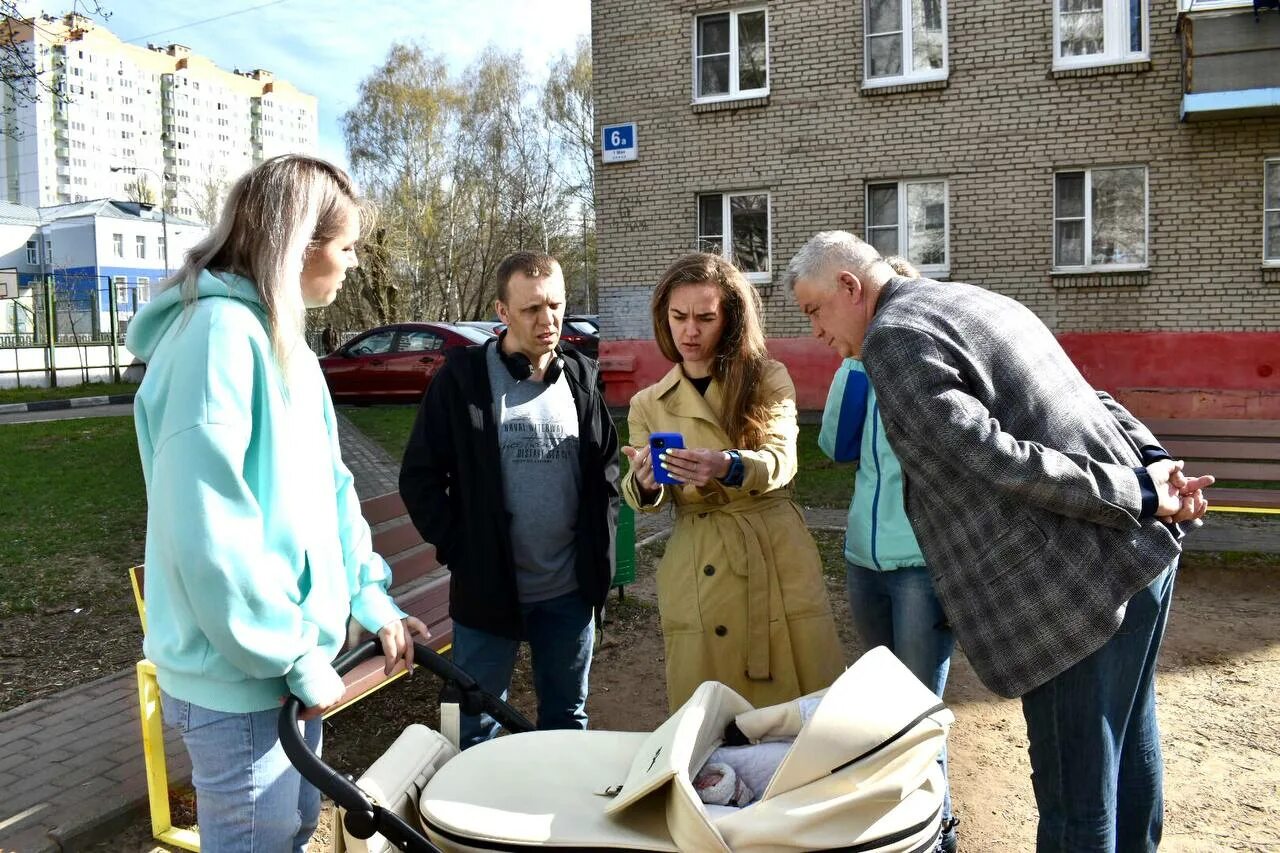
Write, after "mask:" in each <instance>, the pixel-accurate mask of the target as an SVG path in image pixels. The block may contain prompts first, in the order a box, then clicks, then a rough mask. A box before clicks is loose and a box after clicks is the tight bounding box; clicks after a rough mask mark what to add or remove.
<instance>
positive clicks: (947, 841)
mask: <svg viewBox="0 0 1280 853" xmlns="http://www.w3.org/2000/svg"><path fill="white" fill-rule="evenodd" d="M885 261H886V262H887V263H888V264H889V265H890V266H892V267H893V268H894V270H895V271H897V272H898V273H899V274H900V275H904V276H907V277H909V278H919V277H920V273H919V271H918V270H916V269H915V267H913V266H912V265H911V264H910V262H908V261H907V260H906V259H904V258H898V257H889V258H885ZM818 444H819V446H820V447H821V448H822V452H823V453H825V454H826V455H827V456H829V457H831V459H833V460H835V461H836V462H857V463H858V471H857V474H856V475H855V478H854V491H853V500H852V502H851V503H850V504H849V519H848V523H847V528H846V532H845V540H844V558H845V566H846V570H847V571H846V575H845V584H846V588H847V590H848V595H849V613H850V616H851V617H852V619H853V624H854V629H855V630H856V631H857V632H858V634H859V635H860V636H861V637H862V640H863V642H864V643H866V644H867V647H868V648H872V647H875V646H887V647H888V648H889V650H890V651H892V652H893V653H894V654H895V655H897V657H898V659H899V660H901V661H902V663H903V664H904V665H905V666H906V667H907V668H908V669H910V670H911V672H912V673H913V674H914V675H915V676H916V678H919V679H920V680H921V681H922V682H924V684H925V686H926V687H928V688H929V689H930V690H932V691H933V692H934V693H936V694H937V695H938V698H942V693H943V690H944V689H945V688H946V686H947V672H948V671H949V670H950V668H951V652H952V649H953V648H954V647H955V639H954V638H953V637H952V634H951V627H950V626H949V625H948V623H947V615H946V613H944V612H943V610H942V605H941V604H940V603H939V601H938V596H937V595H936V594H935V593H934V590H933V581H932V580H931V579H930V577H929V570H928V568H927V567H926V566H925V560H924V555H923V554H922V553H921V552H920V545H919V543H918V542H916V536H915V533H914V532H912V530H911V522H910V521H909V520H908V519H907V509H906V500H905V497H904V493H903V488H904V486H903V479H902V466H901V465H899V464H898V458H897V457H896V456H894V455H893V449H892V448H891V447H890V446H889V442H888V440H887V439H886V438H885V435H884V424H883V423H882V422H881V421H880V414H879V407H878V406H877V404H876V392H875V389H874V388H872V387H871V381H870V379H869V378H868V377H867V373H866V371H865V370H863V368H862V362H860V361H859V360H858V359H856V358H846V359H845V360H844V361H843V362H842V363H841V365H840V367H839V369H837V370H836V374H835V377H834V378H833V379H832V382H831V389H830V391H828V393H827V404H826V407H825V408H824V409H823V412H822V430H821V432H820V433H819V435H818ZM938 761H939V763H940V764H941V765H942V772H943V775H944V777H945V775H946V770H947V755H946V749H945V747H944V748H943V751H942V754H941V755H940V756H939V757H938ZM957 823H959V821H958V820H957V819H956V818H955V816H954V815H953V814H952V811H951V790H950V786H949V785H948V789H947V793H946V796H945V798H944V800H943V806H942V827H943V835H942V841H941V844H940V849H941V850H943V851H946V853H953V851H954V850H955V849H956V844H957V838H956V824H957Z"/></svg>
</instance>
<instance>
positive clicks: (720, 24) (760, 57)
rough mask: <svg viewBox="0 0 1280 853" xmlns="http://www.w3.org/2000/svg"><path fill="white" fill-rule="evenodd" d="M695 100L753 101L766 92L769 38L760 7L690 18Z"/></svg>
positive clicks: (767, 89)
mask: <svg viewBox="0 0 1280 853" xmlns="http://www.w3.org/2000/svg"><path fill="white" fill-rule="evenodd" d="M693 36H694V44H693V97H694V100H695V101H723V100H729V99H732V98H754V97H759V96H761V95H767V94H768V93H769V38H768V26H767V23H766V20H765V11H764V9H763V8H757V9H742V10H736V11H733V12H719V13H717V14H714V15H698V16H697V17H696V18H694V19H693Z"/></svg>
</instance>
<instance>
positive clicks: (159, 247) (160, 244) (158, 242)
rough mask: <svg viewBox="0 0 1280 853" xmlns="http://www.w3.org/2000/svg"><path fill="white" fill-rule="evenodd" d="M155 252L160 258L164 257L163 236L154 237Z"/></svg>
mask: <svg viewBox="0 0 1280 853" xmlns="http://www.w3.org/2000/svg"><path fill="white" fill-rule="evenodd" d="M156 254H157V255H159V256H160V257H161V258H163V257H165V248H164V238H163V237H157V238H156Z"/></svg>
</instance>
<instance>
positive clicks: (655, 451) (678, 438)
mask: <svg viewBox="0 0 1280 853" xmlns="http://www.w3.org/2000/svg"><path fill="white" fill-rule="evenodd" d="M683 449H684V436H683V435H681V434H680V433H678V432H655V433H651V434H650V435H649V462H650V464H651V465H653V479H654V482H656V483H658V484H660V485H665V486H679V485H682V483H681V481H680V480H677V479H676V478H675V477H673V476H671V474H670V473H668V471H667V470H666V469H665V468H663V467H662V454H663V453H664V452H665V451H668V450H683Z"/></svg>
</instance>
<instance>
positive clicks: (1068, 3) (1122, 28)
mask: <svg viewBox="0 0 1280 853" xmlns="http://www.w3.org/2000/svg"><path fill="white" fill-rule="evenodd" d="M1146 58H1147V0H1054V3H1053V65H1054V67H1055V68H1073V67H1080V66H1084V65H1110V64H1113V63H1118V62H1136V61H1139V60H1145V59H1146Z"/></svg>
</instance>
